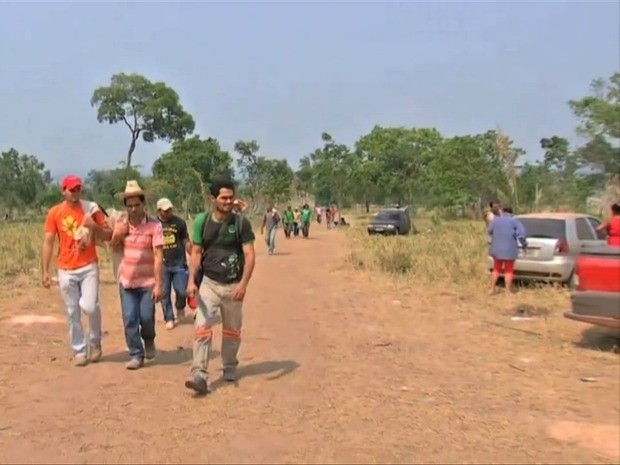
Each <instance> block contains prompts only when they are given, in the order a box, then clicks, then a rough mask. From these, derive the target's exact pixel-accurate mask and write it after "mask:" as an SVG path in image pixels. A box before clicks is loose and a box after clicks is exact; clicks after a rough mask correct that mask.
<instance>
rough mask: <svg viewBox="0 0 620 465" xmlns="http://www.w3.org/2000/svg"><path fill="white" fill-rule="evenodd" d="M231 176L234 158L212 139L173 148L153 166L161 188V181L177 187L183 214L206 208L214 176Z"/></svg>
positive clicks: (194, 139)
mask: <svg viewBox="0 0 620 465" xmlns="http://www.w3.org/2000/svg"><path fill="white" fill-rule="evenodd" d="M221 174H227V175H229V176H232V174H233V169H232V157H231V156H230V154H229V153H228V152H226V151H224V150H222V148H221V147H220V144H219V142H218V141H217V140H216V139H213V138H210V137H209V138H207V139H201V138H200V137H199V136H197V135H196V136H194V137H192V138H189V139H185V140H180V141H177V142H174V143H173V144H172V148H171V150H170V151H168V152H166V153H164V154H162V155H161V156H160V157H159V158H158V159H157V160H155V163H154V164H153V177H154V179H155V180H157V181H159V182H160V184H159V187H160V188H161V189H162V190H164V191H165V190H166V189H165V185H163V184H161V181H165V182H167V183H168V184H170V185H172V186H175V191H176V194H175V196H174V197H175V198H176V200H178V201H180V203H181V204H182V206H183V210H184V211H186V212H188V211H196V210H197V209H202V208H203V207H204V202H205V200H206V198H207V194H208V186H209V185H210V184H211V181H212V180H213V178H214V177H215V176H218V175H221Z"/></svg>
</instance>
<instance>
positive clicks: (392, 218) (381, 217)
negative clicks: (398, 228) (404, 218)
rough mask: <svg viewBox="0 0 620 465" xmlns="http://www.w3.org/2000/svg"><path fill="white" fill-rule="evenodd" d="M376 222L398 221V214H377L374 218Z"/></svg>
mask: <svg viewBox="0 0 620 465" xmlns="http://www.w3.org/2000/svg"><path fill="white" fill-rule="evenodd" d="M375 218H376V219H377V220H382V221H399V220H400V213H398V212H379V213H377V216H375Z"/></svg>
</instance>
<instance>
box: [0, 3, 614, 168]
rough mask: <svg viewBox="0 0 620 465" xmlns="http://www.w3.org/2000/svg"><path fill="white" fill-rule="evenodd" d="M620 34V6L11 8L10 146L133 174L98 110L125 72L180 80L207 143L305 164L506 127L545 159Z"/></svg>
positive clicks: (607, 63) (0, 13) (147, 161)
mask: <svg viewBox="0 0 620 465" xmlns="http://www.w3.org/2000/svg"><path fill="white" fill-rule="evenodd" d="M619 37H620V7H619V3H618V2H599V3H595V2H587V3H586V2H584V3H569V2H563V3H559V2H544V3H542V2H527V3H526V2H511V3H506V2H495V3H487V2H476V3H473V2H461V3H449V2H442V3H406V4H405V3H400V4H399V3H395V2H382V3H333V4H328V3H318V2H317V3H295V2H288V3H275V2H274V3H178V4H175V5H172V4H166V3H136V2H133V3H125V4H121V3H104V2H99V3H2V4H0V149H1V150H7V149H8V148H10V147H15V148H16V149H18V150H19V151H22V152H26V153H31V154H34V155H37V156H38V157H39V158H40V159H42V160H43V161H44V162H45V163H46V165H48V167H49V168H50V169H51V170H52V173H54V174H56V175H60V174H65V173H67V172H71V171H75V172H78V173H80V174H85V173H86V172H87V171H88V170H89V169H93V168H112V167H115V166H117V165H118V163H119V162H120V161H121V160H124V158H125V154H126V151H127V146H128V144H129V134H128V132H127V129H126V128H124V127H123V126H122V125H117V126H110V125H107V124H99V123H98V122H97V120H96V111H95V109H94V108H91V106H90V103H89V101H90V97H91V95H92V91H93V90H94V89H95V88H96V87H97V86H100V85H104V84H107V83H108V82H109V79H110V77H111V75H112V74H114V73H116V72H121V71H122V72H127V73H130V72H137V73H141V74H144V75H145V76H146V77H148V78H150V79H152V80H163V81H165V82H166V83H168V84H169V85H170V86H172V87H173V88H174V89H175V90H176V91H177V92H178V93H179V94H180V97H181V100H182V103H183V105H184V106H185V108H186V109H187V110H188V111H189V112H191V113H192V114H193V116H194V119H195V120H196V133H198V134H200V135H201V136H203V137H207V136H211V137H216V138H217V139H219V140H220V142H221V144H222V146H223V147H224V148H225V149H228V150H231V151H232V147H233V144H234V142H235V141H236V140H239V139H244V140H249V139H256V140H257V141H258V142H259V144H260V146H261V153H262V154H263V155H267V156H273V157H277V158H287V159H288V160H289V162H291V164H292V165H293V166H294V167H296V166H297V162H298V160H299V158H300V157H301V156H303V155H306V154H308V153H310V152H311V151H313V150H314V149H315V148H316V147H318V146H319V145H320V144H321V141H320V136H321V133H322V132H323V131H326V132H329V133H330V134H332V136H334V137H335V138H336V140H338V141H339V142H344V143H347V144H352V143H353V142H354V141H355V140H356V139H357V138H358V137H359V136H360V135H362V134H364V133H367V132H368V131H370V130H371V129H372V127H373V126H374V125H375V124H380V125H385V126H389V125H404V126H418V127H423V126H434V127H437V128H438V129H439V130H440V131H442V132H443V133H444V134H446V135H453V134H466V133H476V132H482V131H485V130H487V129H492V128H494V127H495V126H496V125H500V126H501V127H502V128H503V129H504V130H505V131H506V132H507V133H508V134H509V135H510V136H511V137H512V138H513V139H514V140H515V141H516V143H517V144H518V145H519V146H521V147H523V148H525V149H526V150H527V151H528V156H527V157H528V158H529V159H535V158H536V157H538V156H540V149H539V147H538V141H539V139H540V138H542V137H545V136H551V135H553V134H558V135H562V136H566V137H569V139H570V140H572V141H574V142H575V143H576V142H578V140H577V139H576V138H575V136H574V128H575V126H576V124H577V121H576V119H575V118H574V117H573V115H572V113H571V112H570V109H569V108H568V106H567V104H566V102H567V101H568V100H569V99H571V98H579V97H581V96H583V95H585V94H586V93H587V92H588V86H589V84H590V81H591V80H592V79H593V78H595V77H608V76H610V75H611V74H612V73H613V72H614V71H617V70H618V69H619V68H620V63H619V62H620V44H619ZM167 147H168V146H167V144H165V143H155V144H146V143H140V144H139V145H138V147H137V150H136V152H135V156H134V160H135V163H136V164H139V165H143V166H145V167H147V168H150V166H151V164H152V163H153V161H154V160H155V159H156V158H157V157H158V156H159V155H160V154H161V153H162V152H163V151H165V150H166V149H167ZM73 157H77V159H76V160H75V161H72V162H69V159H70V158H71V159H72V158H73Z"/></svg>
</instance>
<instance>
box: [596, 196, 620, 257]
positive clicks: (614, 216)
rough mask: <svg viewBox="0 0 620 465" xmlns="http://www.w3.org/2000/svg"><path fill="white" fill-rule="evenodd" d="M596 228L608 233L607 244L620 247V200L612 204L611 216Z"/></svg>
mask: <svg viewBox="0 0 620 465" xmlns="http://www.w3.org/2000/svg"><path fill="white" fill-rule="evenodd" d="M596 230H597V231H605V232H606V233H607V245H610V246H612V247H620V202H616V203H614V204H613V205H612V206H611V217H610V218H609V219H608V220H607V221H605V222H604V223H602V224H601V225H600V226H599V227H598V228H596Z"/></svg>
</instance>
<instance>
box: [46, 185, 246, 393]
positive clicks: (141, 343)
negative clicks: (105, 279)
mask: <svg viewBox="0 0 620 465" xmlns="http://www.w3.org/2000/svg"><path fill="white" fill-rule="evenodd" d="M82 186H83V185H82V181H81V179H80V178H78V177H77V176H67V177H65V178H64V179H63V180H62V183H61V189H62V194H63V197H64V200H63V201H62V202H61V203H60V204H58V205H56V206H54V207H52V208H51V209H50V210H49V211H48V213H47V216H46V219H45V225H44V240H43V251H42V282H43V286H45V287H46V288H50V287H51V283H52V279H51V277H50V265H51V261H52V253H53V252H52V251H53V248H54V243H55V242H56V240H58V255H57V257H56V269H57V272H58V283H59V287H60V293H61V296H62V298H63V301H64V303H65V308H66V311H67V318H68V320H69V339H70V345H71V348H72V350H73V354H74V363H75V365H76V366H79V367H83V366H86V365H87V364H88V363H95V362H98V361H100V360H101V358H102V354H103V351H102V344H101V337H102V328H101V326H102V324H101V306H100V302H99V272H100V269H99V258H98V255H97V249H96V245H95V240H96V239H98V240H100V241H104V242H105V243H107V244H108V245H109V247H111V248H112V249H113V250H115V251H116V252H117V253H119V254H120V255H121V257H122V258H121V261H120V265H119V267H118V273H117V276H116V277H117V280H118V288H119V297H120V306H121V313H122V320H123V326H124V332H125V342H126V344H127V349H128V351H129V361H128V362H127V365H126V367H127V369H129V370H137V369H139V368H141V367H142V366H144V362H145V360H151V359H153V358H155V356H156V346H155V338H156V331H155V304H156V302H159V301H161V302H162V306H163V313H164V320H165V322H166V327H167V328H168V329H173V328H174V327H175V325H176V321H177V320H178V319H180V318H183V317H184V315H185V308H186V306H189V307H190V308H192V310H195V311H196V313H195V316H194V327H195V330H194V346H193V362H192V367H191V373H190V376H189V378H188V379H187V380H186V382H185V386H186V387H188V388H190V389H192V390H194V391H196V392H198V393H201V394H206V393H207V392H208V391H209V388H208V382H207V376H208V364H209V359H210V358H211V343H212V337H213V326H214V325H215V321H216V316H217V313H218V312H220V313H221V319H222V350H221V353H222V361H223V377H224V379H225V380H226V381H235V380H236V377H237V374H236V368H237V365H238V363H239V361H238V359H237V354H238V351H239V347H240V344H241V329H242V307H243V299H244V297H245V294H246V290H247V286H248V284H249V282H250V279H251V277H252V272H253V270H254V264H255V252H254V239H255V237H254V232H253V230H252V226H251V224H250V221H249V220H248V219H247V218H246V217H245V216H243V215H241V214H240V212H239V210H241V209H242V208H243V204H242V203H241V202H239V201H238V200H237V199H235V186H234V183H233V181H232V180H231V179H229V178H227V177H222V178H217V179H216V180H215V181H214V182H213V184H212V185H211V187H210V193H211V196H212V200H213V204H214V208H213V211H212V212H210V213H207V212H204V213H201V214H200V215H198V217H197V218H196V220H195V222H194V223H193V227H192V231H191V234H190V232H189V231H188V228H187V224H186V223H185V221H184V220H183V219H182V218H180V217H178V216H176V215H174V213H173V205H172V202H171V201H170V200H169V199H165V198H164V199H160V200H159V201H158V202H157V217H153V216H150V215H148V214H147V213H146V210H145V205H146V195H145V192H144V191H143V190H142V189H141V187H140V186H139V184H138V182H137V181H133V180H132V181H127V184H126V188H125V191H124V192H122V193H120V196H121V198H122V200H123V203H124V206H125V210H126V212H125V215H123V217H122V218H120V219H117V220H116V221H115V222H114V223H113V224H111V222H108V221H106V212H105V211H104V210H103V209H101V208H100V207H99V206H98V205H97V204H95V203H93V202H88V201H85V200H82V198H81V194H82ZM187 256H189V263H188V260H187ZM201 286H202V287H203V289H204V290H205V293H204V296H205V299H204V300H203V299H202V298H201V297H200V294H199V292H198V289H199V288H200V287H201ZM172 289H174V290H175V302H174V307H175V309H176V315H175V314H174V311H173V304H172V299H171V290H172ZM82 312H84V313H85V314H86V315H87V316H88V320H89V326H90V334H89V335H88V337H86V336H85V334H84V329H83V326H82V321H81V314H82Z"/></svg>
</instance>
